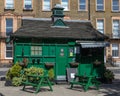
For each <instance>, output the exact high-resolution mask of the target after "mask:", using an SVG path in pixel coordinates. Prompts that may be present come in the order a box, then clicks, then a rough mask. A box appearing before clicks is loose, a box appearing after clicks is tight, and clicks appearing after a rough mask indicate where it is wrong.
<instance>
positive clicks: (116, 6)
mask: <svg viewBox="0 0 120 96" xmlns="http://www.w3.org/2000/svg"><path fill="white" fill-rule="evenodd" d="M119 3H120V2H119V0H112V11H114V12H118V11H120V4H119Z"/></svg>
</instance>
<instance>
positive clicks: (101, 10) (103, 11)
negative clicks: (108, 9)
mask: <svg viewBox="0 0 120 96" xmlns="http://www.w3.org/2000/svg"><path fill="white" fill-rule="evenodd" d="M96 12H105V10H96Z"/></svg>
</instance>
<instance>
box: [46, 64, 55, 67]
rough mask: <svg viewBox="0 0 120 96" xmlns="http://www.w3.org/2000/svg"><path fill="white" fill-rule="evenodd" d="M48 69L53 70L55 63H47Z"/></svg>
mask: <svg viewBox="0 0 120 96" xmlns="http://www.w3.org/2000/svg"><path fill="white" fill-rule="evenodd" d="M45 67H46V68H53V67H54V64H53V63H45Z"/></svg>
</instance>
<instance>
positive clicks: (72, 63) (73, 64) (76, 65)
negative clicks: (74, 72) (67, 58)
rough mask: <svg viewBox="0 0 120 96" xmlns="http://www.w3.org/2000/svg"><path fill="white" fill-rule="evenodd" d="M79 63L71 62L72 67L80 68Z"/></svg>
mask: <svg viewBox="0 0 120 96" xmlns="http://www.w3.org/2000/svg"><path fill="white" fill-rule="evenodd" d="M78 65H79V63H78V62H70V66H71V67H78Z"/></svg>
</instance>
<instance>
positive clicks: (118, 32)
mask: <svg viewBox="0 0 120 96" xmlns="http://www.w3.org/2000/svg"><path fill="white" fill-rule="evenodd" d="M114 21H117V22H118V24H117V23H116V25H115V23H114ZM112 34H113V35H112V36H113V38H119V37H120V19H113V21H112Z"/></svg>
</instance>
